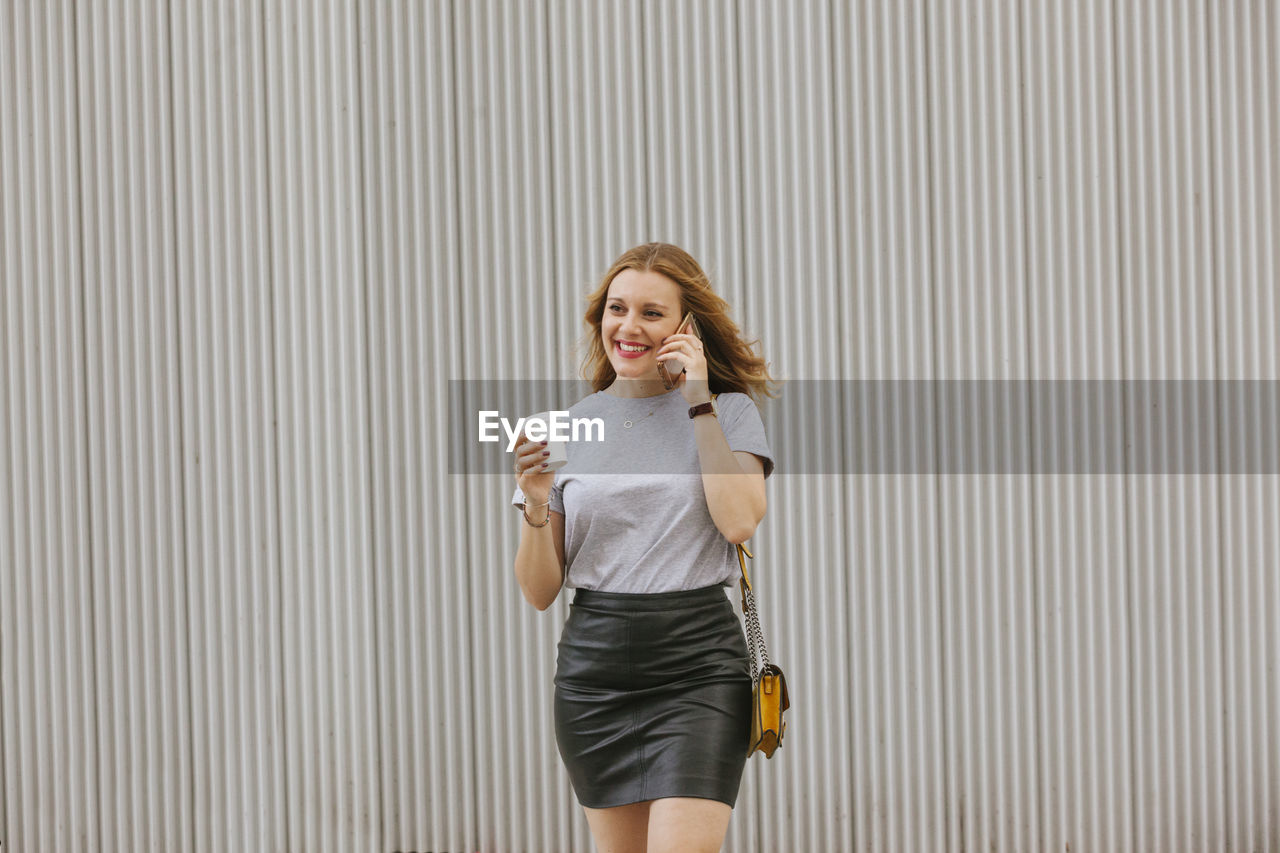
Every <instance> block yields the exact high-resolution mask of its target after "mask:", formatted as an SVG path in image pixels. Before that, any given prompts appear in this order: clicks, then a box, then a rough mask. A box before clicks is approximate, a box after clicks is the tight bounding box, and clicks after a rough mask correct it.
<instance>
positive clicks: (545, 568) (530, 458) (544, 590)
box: [515, 435, 564, 610]
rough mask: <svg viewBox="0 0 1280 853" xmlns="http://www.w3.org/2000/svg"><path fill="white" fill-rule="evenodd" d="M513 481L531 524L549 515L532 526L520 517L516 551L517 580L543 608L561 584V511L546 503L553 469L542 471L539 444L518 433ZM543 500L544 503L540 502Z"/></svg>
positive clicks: (552, 480)
mask: <svg viewBox="0 0 1280 853" xmlns="http://www.w3.org/2000/svg"><path fill="white" fill-rule="evenodd" d="M515 453H516V465H517V468H518V470H517V473H516V485H518V486H519V487H520V491H522V492H523V493H524V496H525V500H526V501H527V503H526V507H525V512H526V513H527V514H528V516H529V521H532V522H533V524H542V522H543V520H544V519H546V518H547V517H548V516H550V518H551V523H550V524H545V525H542V526H541V527H534V526H533V525H532V524H530V523H529V521H526V520H525V519H524V518H523V517H521V518H520V547H519V549H518V550H517V551H516V565H515V571H516V580H517V581H518V582H519V583H520V590H521V591H522V592H523V593H524V597H525V600H526V601H528V602H529V603H530V604H532V605H533V606H534V607H536V608H538V609H539V610H546V609H547V608H548V607H550V606H551V605H552V604H553V603H554V602H555V600H556V596H558V595H559V594H560V587H561V586H563V585H564V515H562V514H561V513H558V512H551V505H550V504H549V503H548V500H549V495H550V493H551V486H552V484H553V483H554V482H555V472H554V471H542V470H540V469H539V467H538V466H540V465H541V464H542V458H543V457H542V446H541V445H539V444H538V443H537V442H533V441H529V440H528V439H527V438H526V437H525V436H523V435H521V436H520V438H519V440H518V442H517V444H516V447H515ZM539 504H546V506H539Z"/></svg>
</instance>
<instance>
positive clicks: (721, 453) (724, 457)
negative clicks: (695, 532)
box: [693, 415, 765, 545]
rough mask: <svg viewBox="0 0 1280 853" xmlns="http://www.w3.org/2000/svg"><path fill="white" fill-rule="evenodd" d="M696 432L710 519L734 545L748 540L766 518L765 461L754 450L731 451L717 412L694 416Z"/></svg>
mask: <svg viewBox="0 0 1280 853" xmlns="http://www.w3.org/2000/svg"><path fill="white" fill-rule="evenodd" d="M693 434H694V437H695V438H696V439H697V442H698V462H699V463H700V464H701V468H702V490H703V492H704V493H705V494H706V496H707V508H708V509H709V510H711V520H712V521H714V522H715V524H716V529H717V530H719V531H720V532H721V533H723V534H724V538H726V539H728V540H729V541H730V542H732V543H733V544H734V545H737V544H739V543H742V542H746V541H747V540H748V539H750V538H751V537H752V535H754V534H755V532H756V525H758V524H759V523H760V519H762V518H764V511H765V496H764V463H762V462H761V461H760V457H758V456H756V455H755V454H754V453H748V452H747V451H745V450H738V451H734V450H730V449H729V441H728V439H726V438H725V437H724V430H722V429H721V428H720V421H718V420H717V419H716V417H715V416H714V415H698V416H697V417H696V418H694V419H693Z"/></svg>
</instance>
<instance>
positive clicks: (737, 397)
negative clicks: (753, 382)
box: [716, 391, 760, 412]
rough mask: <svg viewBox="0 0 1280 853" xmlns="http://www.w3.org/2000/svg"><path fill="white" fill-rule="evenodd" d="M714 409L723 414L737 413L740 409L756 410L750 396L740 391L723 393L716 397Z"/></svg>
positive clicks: (757, 407)
mask: <svg viewBox="0 0 1280 853" xmlns="http://www.w3.org/2000/svg"><path fill="white" fill-rule="evenodd" d="M716 408H717V409H718V410H720V411H723V412H728V411H735V412H736V411H739V410H741V409H756V410H759V408H760V407H759V406H757V405H756V401H755V400H753V399H752V398H751V395H750V394H744V393H742V392H741V391H725V392H724V393H722V394H717V395H716Z"/></svg>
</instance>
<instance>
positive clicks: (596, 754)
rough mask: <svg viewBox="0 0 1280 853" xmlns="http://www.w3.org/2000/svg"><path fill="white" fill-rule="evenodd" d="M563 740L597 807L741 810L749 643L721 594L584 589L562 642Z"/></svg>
mask: <svg viewBox="0 0 1280 853" xmlns="http://www.w3.org/2000/svg"><path fill="white" fill-rule="evenodd" d="M555 722H556V744H557V745H558V746H559V748H560V757H561V758H562V759H563V760H564V765H565V767H566V768H567V769H568V771H569V779H570V781H571V782H572V783H573V790H574V793H575V794H576V795H577V798H578V802H579V803H581V804H582V805H584V806H587V807H588V808H597V809H602V808H610V807H613V806H621V805H626V804H628V803H639V802H644V801H646V800H656V799H659V798H662V797H701V798H704V799H711V800H719V801H720V802H722V803H728V804H729V805H730V806H732V805H733V804H734V803H735V801H736V800H737V797H738V786H739V784H740V783H741V781H742V770H743V765H745V764H746V760H747V741H748V740H749V739H750V736H751V675H750V672H749V669H748V665H747V644H746V639H745V637H744V636H743V634H742V627H741V625H740V623H739V622H738V617H737V615H736V614H735V613H734V610H733V605H732V604H730V603H729V599H728V598H727V597H726V596H725V592H724V587H722V586H712V587H704V588H702V589H694V590H688V591H684V592H664V593H654V594H629V593H616V592H596V591H593V590H586V589H579V590H578V591H577V592H576V594H575V595H574V597H573V604H572V605H571V607H570V610H569V618H568V619H567V620H566V621H565V624H564V631H563V633H562V634H561V636H560V645H559V654H558V655H557V657H556V677H555Z"/></svg>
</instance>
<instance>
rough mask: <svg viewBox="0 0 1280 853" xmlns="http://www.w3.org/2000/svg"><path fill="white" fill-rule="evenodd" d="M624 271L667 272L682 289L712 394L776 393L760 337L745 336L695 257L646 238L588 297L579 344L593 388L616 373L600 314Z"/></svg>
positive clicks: (625, 254)
mask: <svg viewBox="0 0 1280 853" xmlns="http://www.w3.org/2000/svg"><path fill="white" fill-rule="evenodd" d="M623 270H637V271H639V272H656V273H659V274H661V275H664V276H666V277H667V278H669V279H671V280H672V281H674V282H675V283H676V285H677V286H678V287H679V288H680V311H679V313H678V316H680V317H683V316H684V315H685V313H686V312H689V311H692V312H693V315H694V318H695V319H696V320H697V323H698V333H699V335H700V336H701V338H702V345H703V353H704V354H705V355H706V358H707V379H708V384H709V385H710V386H711V392H712V393H713V394H723V393H726V392H729V391H738V392H741V393H743V394H747V395H749V396H751V397H752V398H753V399H755V400H756V401H757V402H759V400H760V398H761V397H776V396H778V395H777V393H776V392H777V387H776V386H778V385H779V384H780V382H779V380H776V379H774V378H773V377H772V376H770V375H769V367H768V365H767V364H766V363H765V360H764V358H762V357H761V356H759V355H757V354H756V352H755V347H756V346H757V345H758V344H759V343H760V341H759V340H754V341H746V340H743V337H742V333H741V331H739V329H738V325H737V324H736V323H734V322H733V320H731V319H729V303H727V302H725V301H724V300H723V299H721V298H720V297H719V296H718V295H717V294H716V293H715V291H713V290H712V289H711V281H710V280H709V279H708V278H707V274H706V273H705V272H703V271H702V267H700V266H698V262H697V261H695V260H694V259H693V256H692V255H690V254H689V253H688V252H686V251H685V250H684V249H681V248H680V247H678V246H673V245H671V244H670V243H645V244H644V245H643V246H636V247H635V248H633V249H628V250H627V251H625V252H623V253H622V254H621V255H620V256H619V257H618V259H617V260H616V261H614V262H613V265H612V266H610V267H609V271H608V272H607V273H605V274H604V278H603V279H602V280H601V282H600V286H599V287H597V288H596V289H595V290H594V291H593V292H592V293H591V294H590V295H589V296H588V297H587V313H586V314H585V315H584V317H583V319H584V320H585V321H586V324H587V327H588V331H587V334H586V335H585V336H584V337H583V339H582V341H581V344H580V346H581V347H582V348H583V349H584V351H585V354H584V356H583V359H582V378H583V379H587V380H589V381H590V382H591V389H592V390H593V391H603V390H604V389H605V388H608V387H609V386H610V385H611V384H613V380H614V379H616V378H617V372H616V371H614V369H613V365H612V364H610V363H609V356H608V354H607V353H606V352H605V349H604V344H603V343H602V342H601V341H600V335H601V331H600V326H601V323H602V322H603V319H604V308H605V302H606V301H607V299H608V295H609V285H610V283H612V282H613V279H614V278H615V277H616V276H617V275H618V274H619V273H620V272H622V271H623Z"/></svg>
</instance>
